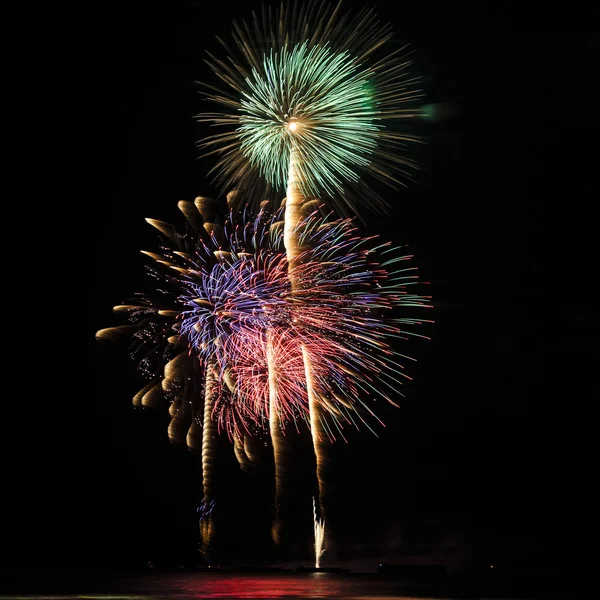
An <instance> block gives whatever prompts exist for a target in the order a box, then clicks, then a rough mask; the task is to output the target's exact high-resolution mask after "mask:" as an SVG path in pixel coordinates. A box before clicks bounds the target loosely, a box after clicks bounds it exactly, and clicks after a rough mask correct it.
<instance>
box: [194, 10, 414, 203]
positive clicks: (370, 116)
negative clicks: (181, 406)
mask: <svg viewBox="0 0 600 600" xmlns="http://www.w3.org/2000/svg"><path fill="white" fill-rule="evenodd" d="M342 12H343V11H341V9H340V4H338V5H337V6H335V7H334V8H331V7H329V6H327V5H326V4H324V3H323V4H322V3H318V2H316V1H313V0H310V1H309V2H308V3H306V4H304V5H301V6H300V8H298V6H297V5H295V4H294V5H292V4H288V5H287V6H284V7H282V8H281V9H280V10H279V11H275V12H273V13H272V12H271V11H268V10H266V9H265V10H264V11H263V14H262V19H260V18H258V17H257V16H256V15H254V21H253V24H252V25H249V24H247V23H245V22H243V23H242V24H241V25H235V24H234V41H235V45H236V47H237V52H236V53H234V52H232V51H231V49H229V48H228V47H227V46H226V45H225V44H224V43H223V45H224V46H225V48H226V49H227V52H228V60H227V61H222V60H220V59H217V58H215V57H214V56H211V60H210V61H209V64H210V65H211V67H212V68H213V70H214V71H215V73H216V74H217V76H218V77H219V78H220V80H221V82H222V83H224V84H225V86H221V87H213V86H208V87H210V88H211V91H210V92H208V93H207V94H206V97H207V99H208V100H209V101H211V102H213V103H215V104H217V105H218V107H219V111H218V112H211V113H204V114H201V115H198V119H199V120H200V121H203V122H208V123H210V124H211V125H215V126H218V127H221V128H222V130H221V132H220V133H217V134H215V135H212V136H210V137H209V138H207V139H205V140H203V141H202V142H201V144H200V146H201V147H202V148H203V149H212V150H211V151H209V152H208V154H212V153H214V154H216V155H217V156H218V157H219V160H218V163H217V165H216V166H215V169H214V171H215V172H216V173H217V179H218V180H219V182H220V183H221V184H222V185H223V186H224V187H225V188H231V187H236V186H239V187H241V186H244V187H245V189H249V188H251V187H252V186H253V183H254V182H255V181H256V180H257V177H256V176H257V175H260V179H261V180H262V181H263V182H264V183H265V184H266V185H265V186H263V188H262V189H263V190H264V189H265V187H266V188H268V189H269V190H271V191H275V192H283V191H285V186H286V182H287V180H288V172H289V165H290V158H291V156H292V155H293V158H294V162H295V165H296V169H297V171H298V173H299V177H298V182H299V187H300V189H301V191H302V193H303V194H304V195H306V196H310V197H323V196H327V197H329V198H331V199H333V200H334V203H335V202H337V207H338V209H340V210H341V212H345V210H344V209H345V208H347V207H348V205H350V207H351V208H352V209H354V210H356V206H355V201H354V200H352V199H351V195H348V192H349V190H350V189H352V188H353V189H354V191H357V190H358V191H359V194H360V196H361V202H362V203H365V202H367V203H368V202H371V203H372V204H374V205H375V207H376V208H377V207H378V206H379V207H381V205H382V201H381V199H379V198H377V197H374V196H372V195H368V194H367V195H365V193H364V192H365V190H366V185H365V183H364V182H363V180H362V176H363V175H371V176H373V177H375V178H377V179H379V180H381V181H383V182H385V183H387V184H389V185H392V186H393V187H398V186H399V185H402V184H403V182H404V181H405V180H406V179H410V176H411V171H412V169H414V168H415V167H416V165H415V163H414V162H413V161H412V160H410V159H409V158H408V157H407V156H406V148H407V143H408V142H411V141H417V138H416V137H415V136H412V135H409V134H407V133H406V132H404V131H402V130H401V126H400V123H401V122H402V119H406V118H410V117H415V116H420V113H421V111H420V108H419V106H418V102H417V101H418V100H419V98H420V97H421V96H422V94H421V93H420V90H419V89H418V78H415V77H411V76H410V74H409V71H408V69H409V67H410V61H409V60H407V54H406V47H402V48H398V49H397V50H395V51H391V52H388V53H387V54H385V55H384V56H383V57H382V58H379V59H377V56H376V55H377V54H378V51H379V49H380V47H381V46H382V45H384V44H385V42H389V40H390V38H391V36H392V34H391V31H390V30H389V27H387V26H383V27H381V26H380V25H379V21H378V20H377V18H376V15H375V14H374V12H373V11H372V10H363V11H361V12H360V13H359V14H358V15H357V16H356V17H354V18H351V17H350V16H349V15H348V13H344V14H343V15H342ZM260 193H265V192H263V191H261V192H260Z"/></svg>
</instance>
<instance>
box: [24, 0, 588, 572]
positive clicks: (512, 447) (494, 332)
mask: <svg viewBox="0 0 600 600" xmlns="http://www.w3.org/2000/svg"><path fill="white" fill-rule="evenodd" d="M194 4H198V5H199V4H200V3H190V2H175V1H171V2H160V3H150V4H147V3H141V2H137V3H133V2H132V3H128V8H127V9H126V12H123V9H122V8H120V7H117V5H116V4H113V5H111V4H110V3H109V4H105V3H101V4H100V5H97V6H95V7H94V10H95V11H96V13H95V14H90V15H88V16H87V17H86V18H89V19H90V20H91V22H93V23H94V24H95V26H100V27H102V28H103V29H101V30H100V31H102V32H103V33H102V34H101V35H100V36H98V39H97V43H96V47H95V48H94V54H95V59H97V61H98V62H97V63H96V65H95V67H94V69H93V70H91V72H90V73H88V74H86V75H85V77H86V79H91V83H92V86H93V87H94V88H95V92H94V95H93V97H90V98H89V101H90V103H91V104H93V108H92V109H91V110H94V111H97V119H98V120H97V121H96V117H95V116H90V119H91V120H92V121H95V123H94V127H97V129H96V133H94V135H93V136H92V142H93V143H94V145H95V146H96V150H97V152H94V156H95V159H96V161H97V162H96V164H95V168H96V169H97V180H96V182H95V184H94V187H95V188H96V190H97V191H98V194H99V198H98V201H97V202H96V204H95V205H94V208H93V211H92V212H91V214H90V216H89V221H88V224H87V225H86V226H89V238H88V242H89V244H90V245H93V246H95V253H96V254H95V272H94V271H93V270H92V268H90V269H89V275H86V277H87V278H88V279H89V292H88V293H89V325H88V328H87V330H86V331H85V336H86V338H85V341H86V343H88V345H89V366H88V367H87V368H86V367H82V369H81V377H79V378H78V379H79V380H80V383H79V384H78V385H79V388H78V391H77V393H74V394H73V400H72V407H71V408H68V409H67V408H66V407H65V411H64V414H63V415H62V417H61V418H62V419H63V424H62V427H63V432H64V431H67V432H70V433H72V435H71V436H70V437H69V436H67V437H68V438H69V439H68V443H67V447H66V449H65V452H64V453H61V454H60V457H61V458H60V459H58V458H56V461H55V464H56V462H57V461H59V460H60V461H64V464H62V465H61V468H60V469H59V470H60V471H61V472H62V474H63V475H61V476H60V477H59V478H54V477H53V476H51V475H49V474H48V470H52V469H45V468H44V469H41V470H42V471H43V472H44V473H43V479H44V482H45V483H44V488H45V489H46V490H48V494H47V496H43V497H40V504H39V505H35V506H32V508H31V511H30V512H29V513H28V517H27V523H28V524H27V525H26V529H27V528H28V527H29V528H31V531H32V532H34V531H41V532H43V535H42V534H40V538H43V539H45V540H46V542H45V543H44V544H42V545H37V544H32V545H31V546H29V545H26V546H25V548H24V549H23V553H25V555H27V554H29V555H30V556H31V560H32V561H33V562H35V561H36V560H38V559H40V558H41V557H42V556H43V559H44V560H45V561H46V562H48V561H49V562H50V563H52V564H54V563H56V564H60V563H62V562H64V561H65V560H67V559H68V560H71V561H73V560H77V561H78V564H86V563H88V562H89V561H90V560H91V559H95V560H97V561H98V563H97V564H100V565H104V564H113V565H125V564H143V562H144V561H147V560H148V558H150V557H151V556H156V555H161V553H162V555H164V556H165V557H173V556H175V557H179V556H183V555H185V553H186V552H187V551H189V549H190V548H191V549H192V551H193V548H194V545H195V535H196V531H195V525H194V508H195V506H196V505H197V504H198V502H199V498H200V485H199V476H198V473H197V470H198V468H199V464H198V462H197V461H196V460H195V459H194V457H193V456H192V455H191V454H190V453H189V452H188V451H187V450H185V449H184V448H179V447H173V446H171V445H170V444H169V442H168V440H167V434H166V426H167V424H168V418H167V416H166V415H163V414H150V413H148V412H144V413H142V412H137V411H134V410H133V408H132V407H131V405H130V397H131V396H132V394H133V393H134V392H135V391H137V389H138V388H137V387H136V386H138V383H139V380H138V378H137V374H136V372H135V368H134V364H133V363H132V362H131V361H130V360H129V359H128V358H127V357H126V356H125V351H124V350H121V349H119V348H117V347H114V348H110V347H105V346H100V345H99V344H98V343H96V342H95V340H94V339H93V334H94V332H95V331H96V330H97V329H99V328H101V327H106V326H110V325H113V324H115V325H116V324H118V323H119V321H118V319H117V318H116V317H115V316H113V314H112V312H111V307H112V305H114V304H117V303H120V302H122V301H124V300H126V299H127V298H128V297H129V296H130V294H131V293H132V292H135V291H138V290H141V289H144V274H143V260H142V257H141V255H140V254H139V250H140V249H141V248H145V249H149V250H152V249H154V247H155V240H156V236H155V235H154V233H153V231H152V230H151V228H150V227H149V226H147V225H146V224H145V222H144V217H147V216H151V217H154V218H158V219H161V220H165V221H171V222H177V223H181V222H182V219H180V217H179V213H178V210H177V206H176V204H177V201H178V200H179V199H193V198H194V197H195V196H197V195H216V193H217V192H216V190H215V189H214V187H213V186H212V185H211V182H210V181H209V180H208V178H206V172H207V170H208V166H209V165H210V164H211V163H210V161H209V160H206V159H202V160H198V154H199V152H198V150H197V149H196V147H195V142H196V141H197V140H198V139H199V138H200V137H201V136H202V135H204V133H205V131H204V130H203V129H202V128H201V127H200V126H199V125H198V124H197V123H195V122H194V120H193V119H192V116H193V115H194V114H196V113H197V112H199V111H201V110H202V109H203V104H202V100H201V97H200V96H199V95H198V94H197V87H196V86H195V85H194V83H193V82H194V80H206V79H209V78H210V77H211V74H210V73H209V71H208V68H207V67H206V66H205V65H204V63H203V62H202V59H203V57H204V53H205V50H206V49H217V44H216V42H215V40H214V37H215V35H216V34H221V35H223V36H225V37H226V38H227V37H228V35H229V30H230V23H231V20H232V18H233V17H234V16H239V17H244V16H248V12H249V9H250V8H251V7H253V6H256V5H259V4H260V3H259V2H248V3H247V4H246V5H244V6H239V7H236V6H235V5H232V4H231V3H230V2H222V3H211V4H212V6H211V8H209V9H207V8H206V7H204V6H203V7H202V8H200V7H199V6H194ZM350 4H352V5H357V6H360V5H361V4H362V3H361V2H359V1H358V0H355V1H354V2H350ZM377 4H378V7H379V12H380V14H382V16H383V17H384V18H385V19H387V20H389V21H391V22H392V24H393V25H394V28H395V30H396V31H397V33H398V34H399V36H400V37H401V38H402V39H404V40H407V41H412V42H413V43H414V46H415V47H416V49H417V55H416V60H417V66H416V67H415V68H416V69H417V72H418V74H420V75H422V76H424V77H425V78H426V81H427V83H426V87H427V89H428V92H429V98H428V101H429V102H432V103H444V104H446V105H448V106H450V107H452V109H453V111H454V112H453V114H452V115H450V116H449V117H447V118H445V119H441V120H439V121H433V122H432V121H430V122H423V123H421V124H420V125H419V127H420V128H421V130H420V131H419V133H421V134H422V135H423V136H424V137H425V138H426V139H427V144H426V145H425V146H423V147H421V148H419V149H418V155H417V157H418V160H419V162H420V165H421V172H420V174H419V177H418V181H417V183H415V184H413V185H411V186H410V187H409V188H408V189H407V190H405V191H402V192H399V193H396V192H393V191H387V192H385V195H386V197H387V198H388V199H389V201H390V203H392V204H393V208H392V210H391V216H390V217H381V216H377V215H372V214H369V213H365V219H366V220H367V223H368V225H369V228H370V230H372V231H377V232H379V233H380V234H381V236H382V237H383V238H385V239H392V240H393V241H395V242H397V243H402V244H404V243H407V244H409V245H410V247H411V248H412V250H413V251H414V254H415V256H416V261H417V262H418V264H419V266H420V267H421V274H422V277H423V278H424V279H425V280H428V281H430V282H431V286H430V289H431V293H432V294H433V296H434V301H435V307H436V308H435V311H434V318H435V319H436V325H435V326H433V327H431V328H430V329H429V331H428V333H429V334H430V335H431V336H432V338H433V339H432V341H431V342H426V343H414V344H413V345H412V354H413V355H415V356H416V357H417V358H418V359H419V363H418V365H416V366H415V367H414V368H412V369H411V374H412V375H413V376H414V382H412V383H410V385H408V386H406V389H405V392H406V394H407V397H406V400H405V401H404V403H403V405H402V408H401V409H400V410H394V409H392V408H387V407H382V409H381V412H380V414H382V415H383V417H384V420H385V422H386V424H387V429H385V430H382V431H381V432H380V437H379V438H375V437H373V436H372V435H370V434H369V433H368V432H366V431H363V432H361V434H360V435H356V436H352V439H351V443H350V444H349V445H347V446H346V445H343V444H338V445H336V446H335V447H334V448H333V449H332V451H333V454H334V456H335V460H334V461H333V463H332V469H333V471H332V479H331V481H332V482H334V483H335V490H334V492H333V498H334V500H335V511H336V517H335V520H336V528H337V532H336V539H337V541H338V553H339V555H340V557H343V556H344V552H346V553H347V556H348V557H357V556H359V555H360V553H361V552H362V553H366V554H369V553H370V554H371V555H372V556H375V557H378V555H377V553H376V552H375V551H372V550H369V548H368V545H369V544H373V543H377V544H379V545H380V547H381V548H382V551H381V555H390V554H393V553H395V552H397V553H399V552H406V553H408V554H412V555H416V554H418V553H419V552H425V553H434V552H438V551H439V550H440V548H441V547H443V546H444V543H445V544H446V546H448V545H450V542H453V543H454V544H455V545H458V547H459V549H460V551H458V553H456V552H455V555H456V556H462V555H463V554H464V555H465V556H467V557H470V558H474V559H481V560H487V559H488V558H490V559H493V560H496V561H499V562H501V561H503V560H509V558H510V557H514V558H518V559H523V560H530V561H532V560H539V559H540V558H543V559H544V560H548V559H551V560H557V561H563V560H566V559H567V557H569V556H570V555H571V556H572V554H573V553H572V551H571V550H572V549H571V546H570V543H571V542H570V540H571V539H574V537H575V534H576V530H577V528H578V526H576V525H575V523H576V521H577V515H578V514H579V513H581V511H582V507H581V506H580V504H579V500H578V498H579V497H580V496H585V492H584V491H583V490H584V482H585V481H586V480H587V479H588V478H589V476H590V465H589V462H588V461H587V460H586V458H585V456H586V453H587V450H586V448H585V444H586V442H585V435H584V433H583V432H584V428H583V426H582V422H585V421H586V420H587V419H589V418H591V415H592V408H591V407H592V406H593V398H594V397H597V396H598V392H597V383H596V382H595V380H594V378H593V372H594V366H595V365H594V360H593V354H594V353H596V355H597V351H598V344H597V339H596V338H595V337H594V336H593V330H592V326H593V325H597V302H596V298H595V296H594V295H593V291H594V288H595V285H594V284H595V282H594V274H595V273H596V270H597V269H596V268H595V261H594V257H593V254H592V252H593V246H594V245H595V242H594V240H595V235H594V234H595V233H596V231H595V223H596V220H595V218H594V216H593V215H594V213H595V212H596V211H597V208H596V204H597V200H598V197H600V196H599V194H598V185H597V182H596V175H597V174H596V172H595V171H596V170H597V165H598V157H597V145H595V143H596V141H597V139H598V134H599V133H600V131H599V128H598V121H597V110H598V108H597V107H598V106H599V105H600V99H599V98H598V95H597V93H596V94H595V93H594V91H593V85H592V79H593V77H594V74H595V76H596V78H597V74H598V72H599V71H598V69H599V67H600V64H599V62H600V39H599V38H598V36H595V37H594V36H592V35H591V34H586V33H556V32H555V31H556V30H557V28H561V29H564V30H567V31H570V30H573V31H581V30H585V27H586V26H587V25H588V23H586V19H585V15H583V14H579V13H577V14H575V13H574V15H575V16H569V15H558V14H557V15H553V14H548V13H547V12H546V13H543V17H540V16H539V15H535V14H530V15H525V14H523V13H522V12H521V8H520V7H519V4H517V3H514V4H511V3H504V4H498V3H494V4H493V7H487V8H483V5H482V6H481V7H480V8H479V12H477V13H471V12H468V11H467V10H466V9H465V10H464V11H459V12H454V8H450V7H449V6H448V5H446V8H445V9H444V12H442V13H440V12H439V11H436V10H434V7H433V6H429V5H428V3H410V6H408V5H407V6H406V7H405V6H402V9H401V10H400V9H395V8H393V7H394V6H396V3H384V2H379V3H377ZM517 7H519V8H517ZM433 13H435V14H433ZM84 101H87V100H84ZM592 148H594V149H595V150H594V151H595V152H596V155H595V156H594V151H593V150H592ZM63 437H64V435H63ZM49 444H50V446H49V452H50V454H52V455H53V453H52V452H51V450H52V441H49ZM58 455H59V454H58V452H57V454H56V456H57V457H58ZM53 456H54V455H53ZM41 461H42V464H45V463H44V457H42V459H41ZM47 462H48V463H51V462H52V461H50V460H48V461H47ZM224 465H225V466H224V467H223V468H224V472H223V474H222V476H223V477H224V479H228V481H230V485H231V488H232V489H231V495H230V500H229V502H230V504H229V505H227V506H228V509H229V510H230V514H231V515H232V516H231V520H230V522H229V523H228V526H229V527H230V529H231V532H232V533H233V532H235V535H236V536H237V538H236V541H235V542H232V543H236V544H237V543H239V544H240V545H241V546H242V547H243V548H245V550H242V553H243V552H247V549H248V547H249V544H248V542H247V541H243V540H244V536H245V534H248V535H250V534H252V535H258V534H257V532H258V529H259V525H260V526H261V527H262V526H263V525H265V524H268V515H267V512H266V510H267V509H265V507H264V506H261V503H264V502H269V500H270V489H269V487H268V480H261V479H260V476H256V477H254V478H251V479H250V480H248V479H245V478H244V477H241V475H240V474H239V473H238V472H237V471H236V470H235V469H234V467H235V465H233V464H231V465H229V464H228V463H224ZM48 466H49V467H50V465H48ZM62 467H66V468H62ZM301 481H303V480H302V479H301ZM224 502H226V501H224ZM307 506H308V505H307ZM331 510H332V512H333V509H331ZM265 515H267V517H266V519H265ZM261 519H262V520H261ZM250 522H251V523H252V525H247V523H250ZM36 523H38V525H36ZM245 523H246V525H245ZM38 527H40V528H41V529H40V530H38ZM27 530H29V529H27ZM58 531H60V532H61V535H60V539H61V540H62V542H61V544H58V545H57V546H56V547H55V548H54V551H52V550H51V551H48V548H49V547H48V543H49V540H50V539H52V538H53V536H54V535H56V533H57V532H58ZM307 531H310V530H307ZM264 534H266V531H263V535H264ZM232 539H233V538H232ZM246 539H247V538H246ZM361 545H362V546H363V548H362V549H361ZM364 546H367V547H364ZM165 549H166V550H165Z"/></svg>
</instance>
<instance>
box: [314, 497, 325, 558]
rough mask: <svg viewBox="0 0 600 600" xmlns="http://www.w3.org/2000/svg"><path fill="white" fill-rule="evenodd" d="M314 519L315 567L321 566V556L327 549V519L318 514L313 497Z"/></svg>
mask: <svg viewBox="0 0 600 600" xmlns="http://www.w3.org/2000/svg"><path fill="white" fill-rule="evenodd" d="M313 521H314V532H315V569H319V568H320V567H321V557H322V556H323V553H324V552H325V550H326V549H327V548H326V547H325V521H324V520H323V519H319V517H318V516H317V502H316V500H315V498H313Z"/></svg>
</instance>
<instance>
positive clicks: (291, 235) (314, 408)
mask: <svg viewBox="0 0 600 600" xmlns="http://www.w3.org/2000/svg"><path fill="white" fill-rule="evenodd" d="M290 135H293V132H290ZM298 160H299V156H298V153H297V152H296V151H295V150H294V144H293V143H292V150H291V152H290V168H289V173H288V184H287V196H286V200H285V214H284V238H283V239H284V245H285V250H286V254H287V259H288V265H289V277H290V284H291V286H292V293H293V292H294V290H295V289H296V288H297V282H296V281H295V278H294V275H293V272H294V267H295V266H296V265H297V264H298V260H299V257H300V255H301V253H302V252H303V251H304V250H305V249H304V248H302V247H301V246H300V244H299V241H298V234H299V227H298V225H299V223H300V222H301V221H302V219H303V216H304V213H303V207H304V204H305V203H306V202H307V200H308V199H307V198H306V197H305V196H304V195H303V194H302V192H301V191H300V185H299V184H300V181H299V173H300V170H299V168H298V167H299V165H298V164H297V161H298ZM302 357H303V361H304V371H305V374H306V388H307V394H308V406H309V414H310V430H311V436H312V442H313V448H314V452H315V459H316V476H317V484H318V488H319V511H320V514H321V516H323V515H324V506H323V504H324V502H323V500H324V481H325V480H324V472H323V470H324V463H325V461H324V454H323V444H324V442H325V440H324V437H323V435H322V434H323V432H322V426H321V423H320V415H319V410H320V409H319V402H318V398H317V397H316V396H315V390H314V388H313V386H312V365H311V360H310V356H309V354H308V353H307V352H306V348H304V346H303V347H302Z"/></svg>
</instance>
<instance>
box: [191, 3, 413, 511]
mask: <svg viewBox="0 0 600 600" xmlns="http://www.w3.org/2000/svg"><path fill="white" fill-rule="evenodd" d="M391 36H392V33H391V31H390V28H389V27H388V26H384V27H381V26H380V25H379V22H378V21H377V17H376V15H375V14H374V12H373V11H372V10H367V9H365V10H362V11H361V12H359V13H358V14H357V15H356V16H355V17H353V18H352V17H350V16H349V13H348V12H347V11H343V10H342V8H341V2H340V3H338V4H337V5H336V6H335V7H330V6H328V5H327V4H325V3H322V2H319V1H318V0H314V1H313V0H309V1H308V2H307V3H305V4H297V3H288V4H287V5H286V6H282V7H281V9H280V10H279V11H275V12H271V11H270V10H269V9H263V12H262V15H261V17H260V18H259V17H257V16H256V15H255V16H254V20H253V23H252V24H248V23H245V22H243V23H242V24H241V25H236V24H234V33H233V37H234V42H235V47H236V53H237V55H236V53H234V52H232V51H231V50H230V49H229V48H228V47H227V46H226V45H225V44H223V45H224V46H225V48H226V50H227V52H228V54H229V57H228V61H227V62H224V61H222V60H219V59H218V58H216V57H214V56H211V60H210V61H209V64H210V65H211V66H212V68H213V70H214V71H215V73H216V74H217V75H218V76H219V77H220V79H221V83H222V84H223V85H222V86H221V87H220V88H219V87H212V86H208V87H209V88H211V91H210V92H209V93H207V94H206V96H207V98H208V100H210V101H212V102H213V103H215V104H217V105H218V107H219V111H217V112H214V113H207V114H203V115H200V116H199V119H200V120H201V121H204V122H209V123H211V125H214V126H219V127H222V128H223V129H224V131H222V132H221V133H218V134H216V135H213V136H211V137H209V138H208V139H206V140H204V141H203V142H202V144H201V146H202V147H203V148H209V147H213V146H214V150H212V152H213V153H215V154H217V155H218V156H219V161H218V163H217V165H216V166H215V168H214V170H215V171H216V172H217V174H218V178H219V179H220V181H221V183H222V184H224V185H225V186H227V187H235V186H242V187H243V188H244V189H248V190H250V189H252V188H256V187H257V185H256V182H257V181H262V182H264V183H265V186H260V185H259V186H258V188H259V189H261V188H263V189H267V190H269V191H271V192H279V191H283V190H285V191H286V199H285V218H284V222H285V225H284V244H285V251H286V253H287V258H288V262H289V267H290V272H289V279H290V284H291V286H292V292H293V293H295V292H296V291H297V290H298V289H299V285H298V281H297V278H296V275H295V271H296V266H297V265H298V264H299V262H300V261H301V256H302V255H303V254H305V253H304V250H305V248H304V247H302V246H301V245H300V243H299V227H298V225H299V223H300V222H301V221H302V219H303V218H304V217H305V216H306V214H307V213H308V212H310V209H309V208H308V207H309V206H310V204H311V199H313V198H319V197H326V198H328V199H329V202H330V203H331V204H333V205H334V206H335V207H336V208H337V210H338V212H341V213H343V212H345V211H346V210H347V209H350V210H351V212H355V211H356V209H357V206H358V202H359V201H360V202H361V203H367V204H371V205H373V206H375V207H378V208H381V207H382V206H384V205H385V204H384V203H383V202H382V200H381V199H380V198H379V197H378V196H377V195H376V194H373V193H371V192H370V190H369V188H368V187H367V186H366V185H365V183H364V181H363V178H362V176H363V175H364V174H367V175H370V176H372V177H375V178H377V179H379V180H381V181H383V182H385V183H386V184H389V185H392V186H394V187H397V185H398V184H400V183H401V182H402V179H403V177H404V178H405V177H408V176H409V172H408V169H411V168H414V167H415V164H414V163H413V162H412V161H411V160H409V159H408V158H406V156H405V153H404V150H405V146H406V142H408V141H415V138H414V137H413V136H410V135H407V134H406V133H405V132H402V131H399V130H398V129H397V128H395V127H394V126H395V125H397V123H398V122H399V121H400V120H401V119H403V118H406V117H412V116H416V115H418V114H419V112H420V111H419V110H418V109H415V102H416V101H417V100H418V98H419V97H420V93H419V91H418V89H417V88H416V85H417V83H418V82H417V80H416V79H415V78H413V77H411V76H410V75H409V73H408V67H409V65H410V62H409V61H408V60H407V58H406V53H405V49H404V48H401V49H398V50H395V51H391V52H387V53H386V55H385V56H384V57H382V58H378V57H377V54H378V49H379V48H380V47H381V46H382V45H383V44H385V43H386V42H389V40H390V38H391ZM388 125H392V126H391V127H389V126H388ZM257 175H259V177H257ZM355 191H358V192H359V195H358V196H356V195H355V194H354V193H353V192H355ZM357 198H358V200H357ZM307 209H308V210H307ZM301 350H302V355H303V363H304V374H305V380H306V381H307V396H308V408H309V415H310V421H311V424H312V427H311V432H312V436H313V445H314V451H315V455H316V461H317V480H318V483H319V489H320V493H319V498H320V503H321V510H323V506H322V504H323V502H322V499H323V465H324V456H323V448H322V444H323V441H322V440H323V430H322V428H323V424H322V422H323V418H322V415H321V410H320V404H321V403H320V401H319V397H318V391H317V390H316V389H315V373H314V371H315V368H314V365H313V364H312V362H311V356H310V352H309V351H308V349H307V347H306V346H305V345H301Z"/></svg>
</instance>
